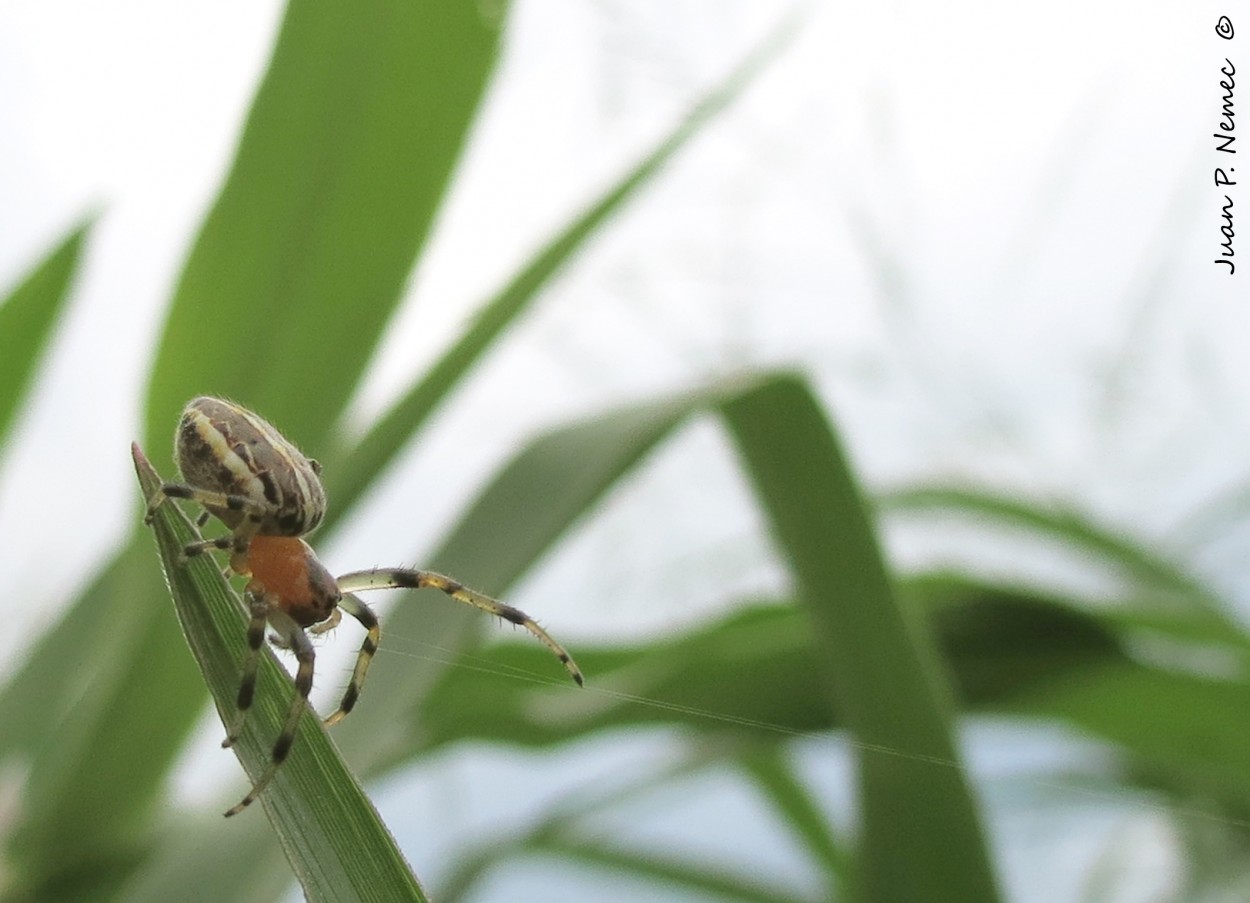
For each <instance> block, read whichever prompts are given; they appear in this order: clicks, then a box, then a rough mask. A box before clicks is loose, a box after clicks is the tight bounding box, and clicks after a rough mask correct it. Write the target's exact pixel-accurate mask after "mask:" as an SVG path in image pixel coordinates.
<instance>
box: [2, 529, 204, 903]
mask: <svg viewBox="0 0 1250 903" xmlns="http://www.w3.org/2000/svg"><path fill="white" fill-rule="evenodd" d="M155 575H156V569H155V568H154V567H153V562H152V560H151V554H150V552H149V553H148V555H146V556H142V555H141V554H140V553H139V550H138V549H137V548H135V549H131V550H128V551H127V552H126V553H125V554H123V555H121V556H119V557H118V558H117V559H115V560H114V562H113V563H112V564H111V565H110V566H109V567H108V568H107V569H106V570H105V571H104V572H103V573H102V574H101V576H100V577H99V578H98V579H96V580H95V581H93V583H92V585H91V586H90V587H89V588H88V590H87V591H86V593H85V594H84V598H85V599H87V600H88V602H89V603H90V604H87V605H82V606H77V607H75V608H74V609H73V610H72V611H71V613H70V615H69V616H68V617H66V618H65V619H63V620H62V621H61V622H60V623H59V624H58V625H57V627H55V628H54V629H53V630H52V631H51V632H49V633H48V634H46V635H45V636H44V637H43V638H42V639H41V640H40V643H39V645H38V646H37V647H36V648H35V650H33V653H32V655H31V657H30V658H29V660H28V661H27V662H26V664H25V665H23V667H22V668H21V670H19V672H18V673H17V674H16V675H15V676H14V678H13V679H12V680H11V681H10V683H9V684H8V685H7V686H6V687H5V689H4V694H3V697H2V698H0V715H3V718H4V721H3V723H4V724H5V730H4V732H3V734H4V741H3V746H4V750H5V761H6V764H8V765H10V766H11V765H12V764H13V763H15V762H16V763H25V764H26V765H27V766H29V769H30V771H29V776H28V778H27V781H26V786H25V788H24V790H23V794H22V797H21V804H20V808H19V809H18V810H17V817H16V819H15V821H14V823H13V824H12V825H11V826H10V830H11V836H10V837H9V838H8V840H9V842H8V846H7V848H6V851H5V852H6V857H7V860H8V862H9V864H10V865H11V866H12V873H13V874H16V875H20V876H21V882H22V883H21V884H20V885H19V886H20V887H21V888H22V889H23V892H25V893H26V894H28V895H29V898H30V899H37V900H49V901H52V900H67V901H68V900H99V899H106V898H107V897H108V895H109V892H110V889H111V888H112V887H113V886H114V885H116V884H117V883H119V882H122V881H124V880H125V878H126V876H127V872H128V870H129V869H130V868H132V867H133V866H135V865H136V864H137V863H138V862H139V861H140V860H141V859H142V858H143V856H144V855H145V854H146V852H147V851H148V849H149V848H150V846H151V845H152V844H153V843H154V842H155V840H156V837H155V836H154V834H153V831H152V816H153V813H154V810H155V807H156V804H157V802H158V793H159V790H160V788H161V786H162V784H163V775H164V774H165V770H166V768H167V767H168V765H169V763H170V762H171V761H172V760H173V759H174V757H175V756H176V755H177V753H178V751H179V748H180V747H181V744H182V733H181V732H180V731H175V730H166V729H164V728H165V725H166V723H170V724H173V725H179V724H180V723H181V720H185V719H186V718H187V717H188V716H187V714H186V711H185V710H186V707H187V702H188V701H187V700H186V699H184V698H182V697H181V696H180V695H179V694H178V693H177V692H165V687H164V680H163V679H164V677H167V676H171V675H172V676H175V677H176V676H178V674H179V669H185V670H187V671H193V669H191V668H189V667H188V666H187V665H188V663H187V661H186V655H185V653H184V652H183V651H182V649H181V648H179V645H180V644H177V643H169V642H167V641H166V640H165V638H164V631H163V629H162V628H163V624H162V622H161V619H160V618H159V617H153V616H152V614H153V613H150V612H147V611H144V610H143V609H142V608H141V607H139V606H136V605H135V598H134V597H135V593H136V592H138V593H142V592H143V590H144V587H145V586H152V587H153V591H154V592H159V591H160V581H159V578H157V577H156V576H155ZM153 674H160V675H162V676H163V679H162V681H161V682H160V683H159V684H157V685H154V683H153V680H152V675H153ZM171 683H173V684H174V685H175V686H177V684H178V681H177V680H176V679H175V680H172V681H171ZM192 705H194V702H193V701H192ZM193 716H194V709H192V711H191V717H193ZM153 725H157V726H158V727H156V728H154V727H153ZM15 893H17V892H16V891H15ZM21 898H22V897H21V893H17V896H16V897H15V899H21Z"/></svg>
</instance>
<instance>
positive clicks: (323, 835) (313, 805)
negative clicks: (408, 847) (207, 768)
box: [135, 447, 425, 901]
mask: <svg viewBox="0 0 1250 903" xmlns="http://www.w3.org/2000/svg"><path fill="white" fill-rule="evenodd" d="M135 467H136V470H137V472H138V474H139V482H140V485H141V486H142V489H143V495H144V497H151V495H152V493H153V492H155V491H156V489H157V488H158V487H159V485H160V482H161V481H160V477H159V476H157V474H156V472H155V471H153V470H152V469H151V465H149V464H148V462H147V460H146V458H144V457H143V455H142V453H141V452H139V451H138V449H137V447H136V449H135ZM154 526H155V529H156V537H157V547H158V549H159V552H160V557H161V562H162V565H163V567H164V569H165V575H166V579H167V580H168V582H169V587H170V591H171V593H172V594H173V597H174V605H175V607H176V609H177V612H178V619H179V621H180V623H181V624H182V628H183V632H184V635H185V637H186V639H187V643H188V645H189V646H190V647H191V651H192V653H193V655H194V657H195V660H196V662H197V664H199V666H200V669H201V671H202V672H203V674H204V679H205V682H206V683H207V684H208V687H209V690H210V692H211V693H212V695H213V699H214V700H215V701H216V704H217V708H218V711H219V712H222V713H227V714H229V713H231V712H233V711H234V700H235V697H236V695H237V693H238V684H239V662H240V661H241V660H242V658H243V654H244V649H245V640H244V636H245V632H246V617H245V615H244V613H243V609H242V605H241V603H240V601H239V600H238V598H237V597H236V596H235V594H234V592H233V590H231V588H230V586H229V584H228V583H227V582H226V581H225V579H224V577H223V576H222V574H221V572H220V571H219V570H218V565H217V563H216V562H215V561H213V560H212V559H211V556H201V557H199V558H196V559H192V560H191V561H181V560H180V555H181V550H182V547H183V546H184V545H185V544H186V543H187V542H189V541H191V540H192V539H194V538H195V537H196V535H197V534H196V531H195V529H194V527H193V526H192V525H191V523H190V521H189V520H187V518H186V516H185V515H184V514H183V513H182V512H181V510H180V509H179V508H178V507H177V506H176V505H175V504H173V503H169V504H165V505H162V506H161V508H160V509H159V510H158V512H157V517H156V520H155V522H154ZM261 666H262V667H261V673H260V682H259V684H258V699H257V703H256V705H255V706H254V707H253V711H252V713H251V715H250V716H249V722H248V727H247V728H246V729H245V730H244V732H243V736H242V738H241V739H240V741H239V742H238V744H236V746H235V747H234V750H235V752H236V753H237V754H238V756H239V759H240V760H241V761H242V762H243V763H244V765H245V766H246V767H247V771H248V773H249V774H250V775H251V777H252V778H253V779H254V778H255V777H257V776H258V775H259V774H260V773H261V772H262V771H263V770H264V768H265V767H266V765H267V763H268V761H269V755H270V751H271V749H272V745H273V741H274V739H275V738H276V737H277V734H278V731H279V730H280V729H281V723H282V720H283V717H284V713H285V711H286V707H287V705H288V703H289V701H290V699H291V697H292V694H293V693H294V687H293V685H292V682H291V680H290V678H289V676H287V675H286V673H285V671H283V670H282V669H281V667H280V666H279V665H278V664H277V662H276V660H275V659H274V657H273V655H272V653H270V652H269V651H268V650H266V653H265V655H264V656H263V658H262V662H261ZM279 687H280V688H281V692H278V688H279ZM243 790H246V788H245V787H244V788H243ZM240 795H241V794H240ZM257 805H258V806H259V805H263V807H264V810H265V812H266V813H267V815H268V816H269V820H270V822H271V824H272V825H273V828H274V830H275V831H276V832H277V834H278V837H279V840H280V841H281V843H282V847H283V850H284V851H285V853H286V855H287V859H288V861H289V863H290V865H291V868H292V870H293V871H294V872H295V875H296V876H297V877H298V879H299V882H300V885H301V887H302V888H303V890H304V893H305V895H306V897H307V898H308V899H309V900H311V901H342V900H377V901H383V900H395V901H399V900H424V899H425V897H424V895H423V894H422V892H421V888H420V885H419V884H418V883H417V880H416V878H415V877H414V876H413V875H412V872H411V870H410V869H409V868H408V865H407V863H406V862H405V861H404V858H403V855H402V854H401V853H400V852H399V850H398V848H397V847H396V846H395V844H394V841H393V840H392V838H391V836H390V833H389V832H388V831H387V829H386V827H385V826H384V825H383V824H382V822H381V820H380V819H379V818H378V815H377V812H376V811H375V810H374V808H373V806H372V804H371V803H370V802H369V800H368V799H367V798H366V797H365V795H364V793H363V791H362V790H361V789H360V785H359V784H358V783H357V782H356V779H355V778H354V777H353V776H352V774H351V773H350V772H349V771H348V770H347V767H346V766H345V765H344V764H343V761H342V759H340V758H339V756H338V754H337V753H336V752H335V750H334V748H333V746H331V744H330V742H329V739H328V738H327V737H326V734H325V731H324V730H323V729H322V727H321V724H320V722H319V720H318V718H317V717H316V715H315V714H314V713H312V712H306V713H305V714H304V717H303V719H302V720H301V722H300V725H299V733H298V737H297V739H296V741H295V746H294V747H293V748H292V751H291V757H290V759H289V760H288V761H287V762H286V764H285V765H284V766H283V767H282V768H281V769H280V770H279V771H278V774H277V776H276V777H275V778H274V780H273V783H271V784H270V785H269V787H268V788H267V789H266V790H265V792H264V793H263V794H262V795H261V797H260V800H259V801H258V804H257ZM259 817H260V813H259V812H257V811H249V812H245V813H243V814H241V815H239V816H237V818H240V819H242V818H259Z"/></svg>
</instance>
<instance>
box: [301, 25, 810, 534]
mask: <svg viewBox="0 0 1250 903" xmlns="http://www.w3.org/2000/svg"><path fill="white" fill-rule="evenodd" d="M799 22H800V16H799V14H798V13H793V14H791V15H790V16H788V17H786V18H785V19H784V20H783V21H782V22H781V23H780V24H779V25H778V26H777V27H776V28H775V29H774V30H773V32H772V33H771V34H770V35H769V36H768V37H767V38H765V39H764V40H763V41H762V42H761V43H760V45H759V46H758V47H756V48H755V50H753V51H752V52H751V53H750V54H749V55H748V56H747V57H746V58H745V59H744V60H743V61H742V62H741V63H739V64H738V66H737V67H735V68H734V70H733V71H732V72H731V73H730V74H729V75H728V76H727V77H726V78H725V79H724V80H723V81H722V82H721V83H720V84H718V85H717V86H716V87H715V88H713V89H712V90H711V91H710V92H708V93H707V94H706V95H705V96H704V97H703V98H702V99H701V100H700V101H699V102H698V103H697V104H696V105H695V107H694V108H693V109H692V110H691V111H690V113H689V114H687V116H686V117H685V118H684V119H683V120H682V121H681V122H680V123H679V124H678V125H677V126H676V127H675V128H674V129H673V130H672V131H671V132H670V133H669V134H668V135H667V136H666V137H665V138H664V139H663V140H662V141H661V142H660V143H659V144H658V145H656V147H655V148H654V149H653V150H652V151H651V152H650V153H649V154H647V156H645V157H644V158H643V159H642V160H641V161H640V162H639V163H638V164H637V165H635V166H634V168H633V169H631V170H630V171H629V172H627V173H626V174H625V175H624V176H623V177H622V178H621V179H620V180H619V181H618V182H617V183H616V184H615V185H613V186H612V187H611V188H609V189H608V190H607V191H606V192H605V193H604V194H603V195H601V196H600V197H599V199H598V200H597V201H595V202H594V203H593V204H591V205H590V206H589V207H588V208H586V210H584V211H583V212H582V213H581V214H580V215H578V216H577V217H576V218H575V219H574V220H573V221H572V222H570V223H569V224H568V225H567V226H566V227H565V228H564V229H563V230H562V231H561V232H560V233H559V234H558V235H556V237H555V238H553V239H552V240H551V241H550V242H549V243H548V244H547V245H546V246H545V247H544V248H543V249H542V250H541V251H539V252H538V254H536V255H535V256H534V258H533V259H532V260H530V261H529V263H527V264H526V265H525V266H524V267H523V268H522V269H521V270H520V271H519V272H518V273H517V274H516V275H514V276H513V277H512V279H511V280H510V281H509V282H508V283H507V284H506V285H505V286H504V287H503V289H502V290H500V291H499V293H498V294H496V295H495V296H494V297H493V298H492V299H490V300H489V301H488V302H487V303H486V304H485V305H484V306H483V307H482V308H481V310H480V311H479V312H478V314H477V316H476V317H475V318H474V321H473V325H472V326H471V327H470V328H469V329H468V330H467V331H466V332H465V333H464V334H463V335H462V336H461V337H460V338H459V339H458V340H457V341H456V343H455V344H454V345H452V347H451V348H449V349H448V350H447V351H446V352H445V353H444V354H443V355H442V356H441V357H440V358H439V360H438V361H437V363H435V364H434V366H433V367H431V368H430V370H429V371H427V372H426V373H425V374H424V375H422V376H421V377H419V378H418V379H417V380H416V381H415V382H414V383H413V385H412V386H411V387H410V388H409V389H408V390H407V391H406V392H404V394H403V395H402V396H401V397H400V398H399V400H398V401H396V402H395V403H394V404H393V405H392V406H391V407H390V409H389V410H387V412H386V413H385V414H383V415H382V416H381V417H380V418H379V419H378V421H377V422H376V423H375V424H374V425H373V427H372V428H371V429H370V430H369V432H368V433H367V434H366V435H365V436H364V437H363V438H362V439H361V440H360V441H359V442H358V443H357V444H356V446H355V447H354V448H352V449H351V451H350V452H348V453H346V454H345V455H341V456H339V460H337V461H335V460H334V456H333V455H331V456H324V455H323V457H322V463H324V464H327V467H326V488H327V491H328V493H329V495H330V496H331V497H332V498H333V499H334V500H335V504H336V506H337V507H336V509H335V510H333V511H330V512H328V514H327V523H330V522H332V521H333V520H335V519H336V518H337V517H339V516H341V515H342V514H343V513H344V512H345V511H346V510H348V509H349V508H350V507H351V505H352V503H353V502H354V501H355V500H356V499H357V498H358V497H359V495H360V494H361V493H362V492H363V491H364V490H365V488H366V487H367V486H368V484H369V483H370V482H371V481H372V480H374V479H376V477H377V475H378V473H380V472H381V470H382V469H383V468H384V467H385V466H386V465H387V464H388V463H389V462H390V460H391V459H392V458H393V457H394V456H395V455H396V454H397V453H398V452H399V450H400V449H401V448H402V447H403V445H404V444H405V443H406V442H408V441H409V440H411V438H412V437H413V435H414V434H415V433H416V432H417V431H418V430H420V428H421V427H422V426H423V425H424V424H425V422H426V420H427V419H428V418H429V416H430V414H431V413H432V412H433V411H434V409H435V408H436V407H437V406H438V404H439V403H440V402H441V401H442V400H443V399H444V398H446V397H447V396H448V394H449V393H450V392H451V391H452V389H453V388H454V387H455V386H456V385H457V384H458V383H459V382H460V381H461V380H462V379H463V378H464V376H465V375H466V374H467V373H468V372H469V371H470V370H471V369H472V367H473V365H474V364H475V363H476V362H477V361H478V360H479V359H480V358H481V357H482V355H483V354H484V353H485V352H486V351H487V350H488V349H489V348H490V347H491V345H492V344H493V343H494V341H495V340H496V339H497V338H498V337H499V335H500V334H501V333H502V332H503V331H504V330H505V329H506V328H507V327H508V326H509V325H510V324H511V323H513V322H514V321H515V320H516V319H517V318H518V317H520V316H521V315H522V314H524V313H525V312H526V311H527V310H529V309H530V307H531V306H532V305H533V303H534V302H535V301H536V300H537V298H538V295H539V293H540V292H541V290H542V289H543V287H544V286H546V285H547V283H548V282H550V281H551V280H552V279H553V278H554V277H555V276H556V274H558V273H559V272H560V270H561V268H562V267H563V266H564V265H565V264H566V263H567V262H568V261H569V260H570V259H571V258H572V257H573V256H574V255H575V254H576V253H577V252H578V251H579V250H580V249H581V248H582V247H583V246H584V245H585V244H586V241H587V240H588V239H589V238H591V237H592V236H593V235H594V234H595V233H596V232H597V231H598V230H599V229H600V228H601V227H602V226H603V224H604V223H605V222H606V221H607V220H608V219H609V218H610V217H612V216H613V215H615V214H617V213H619V212H620V211H621V209H622V208H623V207H624V205H625V203H626V202H627V201H629V200H630V199H631V198H632V197H634V196H635V195H636V194H637V193H638V192H639V191H640V190H641V189H642V188H643V187H645V186H646V185H647V184H648V183H650V182H651V181H652V180H653V179H654V178H655V177H656V175H657V174H659V173H660V172H661V171H662V170H663V168H664V167H665V165H667V163H668V162H669V161H670V160H671V159H672V158H673V157H675V156H676V155H677V153H678V152H679V151H681V150H682V148H684V147H685V146H686V145H687V144H688V143H689V142H690V140H691V139H692V138H694V137H696V136H698V135H700V134H702V133H703V132H704V131H705V130H706V128H707V127H708V126H709V125H710V124H711V123H712V122H713V121H714V120H715V118H716V117H717V116H718V115H719V114H720V113H722V112H724V111H725V110H726V109H728V108H729V107H730V106H731V105H732V104H733V102H734V101H735V100H737V99H738V97H740V96H741V95H742V93H743V92H744V91H745V90H746V89H747V88H748V87H749V86H750V85H751V84H753V83H754V81H755V78H756V77H757V76H758V75H759V73H760V72H761V71H763V70H764V68H765V67H766V66H767V65H768V64H769V63H771V62H772V61H773V60H775V59H776V58H777V57H778V56H779V55H780V54H781V52H782V51H783V50H784V49H785V48H786V47H787V46H788V44H789V42H790V40H791V39H792V38H793V36H794V34H795V32H796V31H797V29H798V25H799Z"/></svg>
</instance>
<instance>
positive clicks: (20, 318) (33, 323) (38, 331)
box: [0, 220, 92, 449]
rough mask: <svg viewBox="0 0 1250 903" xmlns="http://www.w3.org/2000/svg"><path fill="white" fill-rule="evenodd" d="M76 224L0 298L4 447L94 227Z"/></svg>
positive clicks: (0, 419)
mask: <svg viewBox="0 0 1250 903" xmlns="http://www.w3.org/2000/svg"><path fill="white" fill-rule="evenodd" d="M91 223H92V221H91V220H88V221H87V222H85V223H83V224H82V225H80V226H78V227H77V228H76V229H74V230H73V231H72V232H70V233H69V235H67V236H66V237H65V238H64V240H62V242H61V243H60V244H59V245H58V246H57V247H56V248H55V249H54V250H53V251H52V253H51V254H49V255H48V256H47V257H46V258H44V260H43V261H41V262H40V264H39V265H38V266H37V267H35V269H34V270H32V271H31V272H30V273H29V274H27V276H26V278H25V279H23V280H22V281H21V283H20V284H19V285H18V286H17V287H16V288H14V289H13V291H12V292H10V293H9V295H8V297H6V298H4V299H3V300H0V449H2V448H3V447H4V444H5V440H6V439H7V437H8V434H9V429H10V427H11V426H12V425H13V417H14V415H15V414H16V413H17V407H18V404H19V403H20V402H21V399H22V395H23V393H24V392H25V390H26V387H27V385H28V384H29V382H30V377H31V374H32V373H33V372H34V370H35V367H36V365H37V364H38V363H39V360H40V358H41V357H42V356H43V352H44V348H45V347H46V346H47V343H48V339H49V337H50V336H51V334H52V329H53V327H54V326H55V325H56V323H57V320H58V318H59V317H60V314H61V310H62V308H63V307H64V305H65V300H66V299H67V298H68V297H69V287H70V281H71V280H72V279H73V276H74V273H75V271H76V270H77V269H78V258H79V257H80V256H81V254H82V248H83V245H84V244H85V242H86V240H87V233H88V232H89V231H90V230H91Z"/></svg>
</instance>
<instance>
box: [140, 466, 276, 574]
mask: <svg viewBox="0 0 1250 903" xmlns="http://www.w3.org/2000/svg"><path fill="white" fill-rule="evenodd" d="M166 499H185V500H187V501H189V502H194V503H195V504H197V505H200V506H201V507H202V508H204V511H203V513H201V514H200V516H199V517H198V518H197V519H196V525H197V526H200V527H203V526H204V525H205V524H206V523H208V518H209V516H210V515H211V514H212V513H213V512H217V516H218V517H221V516H222V515H221V513H220V512H223V511H224V512H227V513H233V512H238V515H237V517H232V518H231V520H232V521H233V520H237V521H238V523H237V525H235V526H234V527H232V528H231V532H230V535H229V536H222V537H220V538H218V539H201V540H198V541H196V542H191V543H187V545H186V546H184V547H183V550H182V554H183V555H184V556H185V557H187V558H193V557H195V556H196V555H199V554H201V553H203V552H206V551H209V550H210V549H220V550H222V551H226V550H230V551H232V552H233V553H234V561H238V562H240V563H242V562H244V561H246V556H247V547H248V544H249V543H250V542H251V540H252V537H253V536H255V535H256V532H257V530H258V529H259V528H260V525H261V522H262V521H264V519H265V518H266V517H267V516H269V515H270V514H271V513H272V512H271V511H270V509H269V507H268V506H265V505H259V504H257V503H256V501H255V500H253V499H251V498H249V497H247V496H245V495H232V494H230V493H226V492H218V491H216V490H213V489H201V488H199V487H196V486H189V485H187V484H186V483H164V484H162V485H161V488H160V489H159V490H157V492H156V493H155V494H154V495H153V496H152V498H150V499H149V500H148V509H147V513H146V514H145V515H144V518H143V522H144V523H145V524H150V523H152V518H153V517H155V516H156V509H157V508H159V507H160V506H161V505H162V504H164V502H165V500H166ZM232 563H233V561H232ZM236 570H238V568H236ZM240 573H241V572H240Z"/></svg>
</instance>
